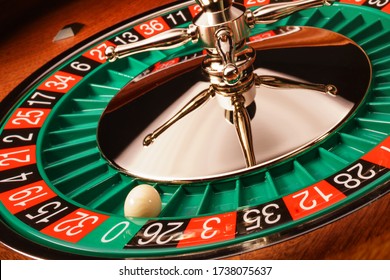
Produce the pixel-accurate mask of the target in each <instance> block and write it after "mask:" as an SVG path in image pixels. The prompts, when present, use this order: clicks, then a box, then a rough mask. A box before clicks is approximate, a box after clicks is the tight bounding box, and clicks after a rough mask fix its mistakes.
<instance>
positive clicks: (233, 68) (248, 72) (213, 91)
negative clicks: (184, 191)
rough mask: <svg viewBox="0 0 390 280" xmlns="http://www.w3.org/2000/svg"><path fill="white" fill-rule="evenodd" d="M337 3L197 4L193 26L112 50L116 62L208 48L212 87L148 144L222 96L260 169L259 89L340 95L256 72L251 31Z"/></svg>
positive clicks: (251, 162)
mask: <svg viewBox="0 0 390 280" xmlns="http://www.w3.org/2000/svg"><path fill="white" fill-rule="evenodd" d="M331 2H332V1H327V0H298V1H294V2H288V3H278V4H270V5H267V6H263V7H260V8H258V9H257V10H255V11H253V12H252V11H250V10H247V9H246V8H245V7H244V6H243V5H241V4H238V3H233V1H232V0H197V3H198V4H199V5H200V7H201V8H202V11H201V12H200V13H199V14H198V15H197V16H196V17H195V18H194V20H193V24H191V25H190V26H189V27H188V28H178V29H172V30H168V31H166V32H163V33H161V34H159V35H156V36H155V37H152V38H149V39H145V40H143V41H140V42H136V43H132V44H127V45H120V46H117V47H108V48H107V49H106V52H105V54H106V57H107V59H108V60H109V61H111V62H113V61H115V60H116V59H117V58H122V57H126V56H129V55H133V54H136V53H140V52H145V51H150V50H156V49H158V50H164V49H171V48H176V47H179V46H182V45H184V44H187V43H189V42H191V41H192V42H193V43H198V44H201V46H203V47H204V49H205V50H207V56H206V57H205V58H204V59H203V62H202V64H201V65H202V71H203V72H204V73H206V74H207V76H208V78H209V81H208V82H209V86H206V87H205V88H204V89H203V90H200V93H198V94H196V95H195V96H194V97H193V98H192V99H191V100H189V101H188V102H187V103H186V104H184V105H182V108H181V109H180V110H178V111H176V113H174V114H173V115H171V116H169V117H168V118H167V119H166V121H165V122H164V123H162V124H160V125H159V126H158V127H156V128H154V131H152V132H149V133H146V134H145V136H144V140H143V141H142V143H143V145H144V146H145V147H149V146H151V145H152V143H154V142H156V141H157V139H158V138H159V137H160V136H161V135H162V134H163V133H166V131H167V130H168V129H170V128H171V127H172V126H173V125H175V124H176V123H178V122H179V121H180V120H182V119H183V118H184V117H186V116H188V115H189V114H190V113H193V112H194V111H196V110H199V108H200V107H202V106H203V105H205V104H206V103H207V102H210V100H211V99H214V97H216V99H217V100H218V104H219V106H220V107H221V108H222V109H223V110H224V111H225V114H224V115H225V116H228V117H227V118H228V119H229V120H230V121H231V122H232V123H233V126H234V128H235V132H236V135H237V136H238V140H239V141H238V142H239V144H240V147H241V151H242V153H243V155H244V159H245V160H244V161H245V165H246V167H247V168H250V167H253V166H256V165H258V160H257V158H256V157H257V153H259V152H256V151H255V147H254V142H253V133H252V124H251V122H252V121H251V119H253V116H251V115H250V113H249V108H250V106H252V107H253V102H255V99H256V96H257V94H256V87H260V86H268V87H272V88H298V89H299V88H304V89H310V90H314V91H317V92H322V93H326V94H329V95H331V96H333V97H334V96H336V95H337V88H336V86H334V85H333V84H330V83H329V82H327V83H324V84H317V83H316V84H312V83H311V82H302V81H299V82H298V81H296V80H294V79H289V78H286V77H282V76H280V77H279V76H274V75H263V76H259V75H258V74H256V73H255V72H254V70H255V69H254V66H253V64H254V62H255V60H256V51H255V50H254V48H253V47H252V46H250V45H248V44H247V38H248V36H249V34H250V30H251V28H253V27H254V26H255V25H256V24H268V23H273V22H275V21H277V20H279V19H281V18H283V17H286V16H288V15H290V14H292V13H294V12H297V11H300V10H303V9H307V8H312V7H320V6H323V5H330V4H331ZM114 103H116V102H114ZM210 141H212V140H210ZM261 152H264V151H260V153H261ZM103 154H105V153H104V151H103Z"/></svg>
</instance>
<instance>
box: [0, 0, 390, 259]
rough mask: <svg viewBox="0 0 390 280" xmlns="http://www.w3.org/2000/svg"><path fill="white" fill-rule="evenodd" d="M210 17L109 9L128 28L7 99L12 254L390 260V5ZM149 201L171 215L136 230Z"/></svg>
mask: <svg viewBox="0 0 390 280" xmlns="http://www.w3.org/2000/svg"><path fill="white" fill-rule="evenodd" d="M133 2H134V1H133ZM138 2H140V1H138ZM138 2H136V3H137V4H139V3H138ZM206 2H207V1H200V4H202V5H203V12H202V9H200V6H199V4H196V3H195V2H193V1H176V2H172V3H170V4H168V5H163V6H160V5H158V4H157V3H155V4H154V5H155V7H153V8H151V6H150V5H149V6H148V7H143V10H141V9H142V8H141V7H142V6H140V7H138V9H140V10H139V13H137V14H134V15H132V14H131V11H126V14H127V16H125V15H123V13H124V12H123V7H124V6H120V5H124V4H116V5H118V6H116V8H115V7H112V8H110V7H106V8H107V9H109V11H111V12H113V11H118V12H117V14H116V16H117V17H123V18H122V19H123V21H120V22H119V23H115V22H111V23H112V24H111V25H106V26H105V27H106V28H104V29H103V28H101V29H102V31H100V32H98V33H97V34H95V35H93V36H91V37H88V38H86V39H85V40H81V41H78V42H77V44H74V45H72V46H70V48H69V50H63V51H64V52H63V53H61V54H59V55H58V56H57V57H56V58H52V59H50V61H48V63H47V64H45V65H44V66H42V67H41V68H39V70H37V71H36V72H35V73H33V74H29V75H28V78H27V79H26V80H25V81H24V82H22V83H21V84H20V85H19V86H18V87H16V88H15V89H14V90H13V91H12V92H10V93H8V92H7V93H6V94H5V95H6V97H5V98H4V99H3V101H2V103H1V130H0V133H1V134H0V141H1V142H0V171H1V173H0V174H1V175H0V176H1V177H0V183H1V187H0V201H1V204H0V214H1V231H2V235H1V241H2V242H3V243H4V244H5V245H6V246H7V247H11V248H13V249H15V250H16V251H18V252H20V253H22V254H26V255H28V256H32V257H36V258H61V259H64V258H113V259H117V258H119V259H123V258H220V257H224V256H230V255H238V257H233V258H388V257H389V253H388V252H389V250H388V248H389V246H390V245H389V242H388V240H389V239H388V238H386V236H387V237H388V236H389V230H388V229H389V223H388V221H387V219H385V218H384V217H385V215H386V213H388V210H389V203H388V202H389V198H388V195H387V196H386V194H387V193H388V190H389V177H390V174H389V172H388V171H389V170H388V169H389V168H390V159H389V158H390V157H389V153H390V138H389V132H390V107H389V102H390V92H389V90H390V88H389V82H390V70H389V69H390V48H389V46H388V43H387V42H388V38H389V35H390V31H389V27H390V16H389V12H390V3H389V2H388V1H387V0H382V1H381V0H378V1H375V0H368V1H349V0H345V1H340V2H335V3H332V5H322V3H321V5H319V4H318V3H317V2H316V3H315V7H313V5H311V4H310V5H308V2H310V1H303V2H302V3H303V4H302V7H299V9H296V8H295V7H297V6H296V4H292V5H291V2H288V1H272V0H271V1H250V0H244V1H235V2H234V4H232V3H231V1H219V2H218V3H219V4H220V5H222V6H223V9H220V8H219V9H218V10H214V8H215V7H214V6H212V5H210V6H208V5H207V4H206ZM85 3H86V4H85V6H77V7H79V8H81V7H84V9H85V8H86V7H88V5H93V1H85ZM296 3H297V2H296ZM161 4H163V3H161ZM287 4H288V5H287ZM69 5H72V4H69ZM75 5H76V4H75ZM132 5H133V6H132V7H134V6H136V4H132ZM283 5H284V6H283ZM307 5H308V6H307ZM118 7H121V8H122V9H119V8H118ZM259 7H271V8H269V9H267V8H264V9H259ZM275 7H276V8H277V9H279V10H277V9H276V8H275ZM280 7H283V9H281V10H280ZM292 7H294V8H292ZM274 8H275V9H276V10H277V11H275V10H274ZM301 8H302V9H301ZM64 9H65V8H64ZM110 9H112V10H110ZM226 10H229V12H230V11H232V12H231V13H229V14H224V13H223V12H221V11H226ZM141 11H142V13H141ZM248 11H251V12H248ZM208 12H209V13H210V14H218V16H216V17H215V18H213V19H212V21H215V22H217V23H216V24H214V25H212V29H213V36H211V35H210V34H209V33H208V32H209V25H207V24H203V23H202V22H201V21H202V15H205V17H208V16H209V15H210V14H208ZM80 13H81V12H80ZM221 13H222V16H221V17H219V15H221ZM237 13H238V14H239V16H236V14H237ZM107 14H110V15H111V13H108V12H107ZM244 17H245V22H241V21H244V19H243V18H244ZM107 21H109V19H108V20H107ZM192 22H193V23H194V25H195V26H196V27H197V29H196V28H195V29H194V28H193V27H191V26H192V25H191V23H192ZM232 22H233V23H234V24H232V25H230V23H232ZM227 23H229V24H227ZM215 26H218V28H216V27H215ZM220 26H222V27H224V28H225V27H226V26H228V27H229V28H230V29H229V30H228V31H226V30H227V29H226V28H225V29H223V28H222V29H223V30H222V31H221V30H220V29H219V27H220ZM175 30H176V31H178V32H179V33H180V36H178V35H177V34H176V33H175V34H173V33H174V32H176V31H175ZM183 30H185V31H183ZM188 30H189V31H188ZM199 30H200V31H199ZM171 31H173V32H171ZM225 31H226V32H225ZM223 32H225V33H223ZM217 33H218V34H222V35H221V36H214V34H217ZM163 34H165V35H166V34H171V35H170V36H171V37H169V40H168V39H166V37H164V40H165V41H164V42H163V43H161V41H162V39H161V38H162V36H163ZM172 34H173V35H172ZM242 34H245V36H244V35H242ZM178 37H180V38H179V39H178ZM237 37H238V38H239V39H238V40H236V39H237ZM75 38H76V39H75V40H76V41H77V40H78V39H77V35H76V37H75ZM156 38H157V39H158V40H157V42H158V43H161V44H162V46H161V45H159V46H156ZM172 38H174V39H172ZM199 38H200V39H201V40H199ZM386 39H387V40H386ZM153 40H155V41H153ZM190 41H193V42H190ZM215 41H217V42H219V43H218V44H220V47H219V48H218V47H215V45H216V44H215ZM145 42H147V43H148V44H144V43H145ZM150 42H153V45H152V46H151V45H150ZM243 42H244V43H243ZM128 43H132V44H131V45H128ZM211 45H212V46H211ZM57 46H58V45H57ZM124 46H125V47H124ZM134 46H136V47H134ZM144 48H147V50H146V51H144ZM141 51H142V52H141ZM129 54H131V55H130V56H128V55H129ZM30 55H31V56H33V55H34V54H30ZM122 56H124V57H123V58H122ZM116 58H120V59H117V60H116ZM108 60H112V62H109V61H108ZM114 60H116V61H114ZM214 66H215V67H216V68H217V70H215V68H213V67H214ZM221 69H222V70H221ZM230 70H231V71H230ZM221 73H222V74H221ZM210 81H211V84H212V86H210ZM241 85H242V87H241ZM226 88H229V90H227V89H226ZM231 88H233V90H230V89H231ZM324 93H325V94H324ZM241 97H243V99H244V101H240V98H241ZM205 100H207V103H206V101H205ZM248 100H249V101H248ZM229 102H231V103H229ZM199 103H201V105H202V106H198V105H199ZM319 105H320V106H319ZM188 108H189V109H188ZM172 116H173V118H172ZM175 116H176V117H175ZM225 128H226V129H225ZM153 131H154V132H153ZM150 132H152V134H150ZM148 136H150V137H151V138H152V140H151V141H147V140H148V139H149V140H150V139H151V138H150V137H149V138H148ZM237 136H238V137H237ZM145 139H146V145H144V144H145ZM150 142H153V143H152V144H151V143H150ZM145 146H147V147H145ZM142 184H148V185H150V186H152V187H153V188H154V189H155V190H157V191H158V193H159V196H160V199H161V208H162V209H161V212H160V213H159V215H158V216H156V217H125V215H124V203H125V200H126V196H127V194H128V193H129V192H130V191H131V190H132V189H134V188H135V187H136V186H138V185H142ZM363 206H364V207H363ZM347 214H349V215H347ZM335 220H337V221H335ZM4 251H5V252H6V253H7V252H8V251H7V250H4ZM329 252H331V253H332V254H330V253H329Z"/></svg>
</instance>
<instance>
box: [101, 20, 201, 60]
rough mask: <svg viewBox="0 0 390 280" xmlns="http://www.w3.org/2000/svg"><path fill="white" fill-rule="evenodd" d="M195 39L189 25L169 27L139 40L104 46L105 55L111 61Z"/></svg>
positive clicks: (191, 27) (180, 44)
mask: <svg viewBox="0 0 390 280" xmlns="http://www.w3.org/2000/svg"><path fill="white" fill-rule="evenodd" d="M196 39H197V37H196V28H195V27H194V26H193V25H190V27H189V28H176V29H170V30H167V31H165V32H163V33H160V34H158V35H156V36H153V37H150V38H148V39H145V40H142V41H139V42H135V43H130V44H125V45H119V46H116V47H112V46H109V47H107V48H106V51H105V55H106V58H107V60H108V61H110V62H113V61H115V60H116V59H118V58H123V57H126V56H130V55H133V54H137V53H141V52H146V51H152V50H166V49H174V48H177V47H180V46H182V45H185V44H186V43H188V42H189V41H191V40H193V41H196Z"/></svg>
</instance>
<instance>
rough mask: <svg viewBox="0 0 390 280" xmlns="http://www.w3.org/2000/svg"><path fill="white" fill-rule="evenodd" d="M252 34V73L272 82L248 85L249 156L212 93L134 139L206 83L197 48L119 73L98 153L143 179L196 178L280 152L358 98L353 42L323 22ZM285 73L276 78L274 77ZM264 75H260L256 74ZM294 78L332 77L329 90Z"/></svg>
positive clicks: (311, 138)
mask: <svg viewBox="0 0 390 280" xmlns="http://www.w3.org/2000/svg"><path fill="white" fill-rule="evenodd" d="M275 33H277V34H279V36H275V37H273V38H270V39H266V40H262V41H259V42H256V43H253V44H252V47H253V48H255V49H256V51H257V58H256V61H255V62H254V67H255V69H256V70H255V73H256V74H257V75H258V76H259V78H260V79H261V77H279V79H280V80H279V81H277V82H278V83H279V84H280V82H282V86H277V87H273V88H270V87H269V86H267V87H266V86H260V87H259V88H257V89H256V96H255V99H254V102H255V105H256V106H255V109H256V110H255V112H254V113H253V115H251V126H252V136H253V146H254V152H255V156H256V164H255V166H254V167H252V168H246V167H245V162H244V161H243V159H242V151H241V147H240V144H239V140H238V139H237V135H236V132H235V129H234V127H233V124H232V123H231V122H230V121H228V120H227V119H226V118H225V115H226V110H225V109H224V108H223V107H222V106H221V105H220V104H219V102H218V99H217V98H213V99H210V100H209V101H208V102H207V103H206V104H204V105H203V106H202V107H200V108H198V109H197V110H196V111H194V112H192V113H191V114H189V115H187V116H185V117H184V118H182V119H180V120H179V121H178V122H176V123H175V124H174V125H172V126H171V127H170V128H169V129H168V130H166V131H165V132H164V133H163V134H161V135H160V136H159V138H158V140H157V141H155V143H153V145H150V146H149V147H144V145H143V141H144V138H145V136H146V135H148V134H149V133H150V132H153V131H154V130H155V129H156V128H158V127H160V126H161V125H162V124H163V123H164V122H166V121H167V120H168V119H169V118H171V117H172V116H173V115H174V114H175V113H177V111H178V110H179V109H180V108H183V106H184V105H185V104H187V103H188V102H189V101H190V100H191V99H192V98H194V96H196V95H197V94H199V93H200V92H202V91H203V90H206V89H208V87H209V82H208V81H207V80H205V78H204V77H203V76H202V74H201V69H200V63H201V60H202V58H200V59H195V60H192V61H188V62H185V63H182V64H178V65H175V66H173V67H171V68H168V69H164V70H163V71H160V72H156V73H152V74H149V75H147V76H145V77H143V78H142V79H138V80H136V81H134V82H131V83H129V84H128V85H127V86H126V87H125V88H124V89H123V90H122V91H121V92H120V93H118V95H117V96H115V97H114V98H113V100H112V101H111V102H110V104H109V105H108V107H107V109H106V111H105V112H104V114H103V116H102V118H101V120H100V123H99V127H98V143H99V146H100V149H101V152H102V154H103V155H104V156H105V157H106V158H107V159H108V160H109V161H110V162H111V163H112V164H113V165H115V166H116V167H117V168H119V169H121V170H123V172H125V173H128V174H131V175H132V176H135V177H139V178H145V179H148V180H151V181H175V182H181V181H196V180H205V179H211V178H218V177H224V176H228V175H233V174H239V173H242V172H246V171H248V170H253V169H255V168H259V167H261V166H264V165H267V164H271V163H274V162H276V161H279V160H282V159H285V158H286V157H289V156H291V155H293V154H294V153H296V152H298V151H301V150H302V149H305V148H307V147H310V146H311V145H313V144H314V143H316V142H317V141H319V140H320V139H322V138H323V137H324V136H326V135H328V134H329V133H331V132H332V131H333V130H334V129H336V128H337V126H338V125H341V124H342V123H343V120H344V119H345V118H346V117H347V116H348V115H349V114H351V113H352V112H354V109H356V107H357V106H358V104H359V103H360V102H361V100H362V99H363V98H364V96H365V93H366V91H367V88H368V86H369V82H370V80H371V65H370V62H369V60H368V58H367V56H366V54H365V53H364V52H363V51H362V50H361V48H360V47H359V46H358V45H356V44H355V43H354V42H352V41H351V40H349V39H348V38H346V37H344V36H342V35H339V34H336V33H334V32H331V31H327V30H322V29H316V28H310V27H284V28H281V29H279V30H276V31H275ZM284 79H286V80H284ZM266 80H267V79H264V78H263V81H266ZM290 80H293V81H296V83H297V84H300V83H302V84H308V83H310V84H312V83H313V84H325V85H326V84H330V83H331V84H333V85H335V86H336V87H337V89H338V93H337V96H335V97H334V96H329V95H324V94H321V93H319V92H318V91H315V90H313V89H310V88H308V89H302V88H295V89H294V88H288V86H287V85H285V84H283V81H290Z"/></svg>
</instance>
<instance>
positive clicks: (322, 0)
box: [247, 0, 334, 27]
mask: <svg viewBox="0 0 390 280" xmlns="http://www.w3.org/2000/svg"><path fill="white" fill-rule="evenodd" d="M333 3H334V0H299V1H293V2H286V3H275V4H269V5H265V6H262V7H260V8H258V9H257V10H255V11H253V12H251V11H249V10H248V11H247V22H248V24H249V25H250V26H251V27H253V26H254V25H255V24H269V23H274V22H276V21H278V20H280V19H282V18H284V17H287V16H289V15H291V14H293V13H296V12H299V11H302V10H305V9H309V8H316V7H322V6H330V5H332V4H333Z"/></svg>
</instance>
